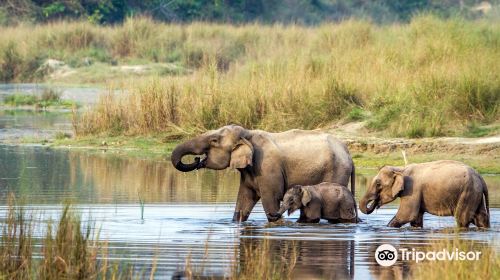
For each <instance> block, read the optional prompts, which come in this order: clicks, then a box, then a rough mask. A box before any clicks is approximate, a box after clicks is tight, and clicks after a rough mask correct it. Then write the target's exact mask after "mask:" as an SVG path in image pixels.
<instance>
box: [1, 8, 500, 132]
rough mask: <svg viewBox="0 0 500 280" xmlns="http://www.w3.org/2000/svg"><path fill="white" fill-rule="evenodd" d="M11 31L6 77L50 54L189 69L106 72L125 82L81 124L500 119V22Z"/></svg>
mask: <svg viewBox="0 0 500 280" xmlns="http://www.w3.org/2000/svg"><path fill="white" fill-rule="evenodd" d="M0 31H1V32H2V33H3V34H6V38H9V40H5V41H2V42H0V61H1V63H0V67H1V68H2V71H0V72H1V73H2V75H3V77H0V78H1V79H3V80H14V81H24V80H26V79H37V78H41V77H48V76H47V75H49V76H50V73H46V72H44V71H42V70H43V69H44V68H43V67H42V68H40V66H41V64H43V61H44V60H45V59H47V58H54V59H58V60H62V61H64V62H65V63H66V64H67V65H69V66H71V67H73V68H74V69H76V71H77V73H78V71H80V70H81V71H84V69H88V67H93V66H92V65H97V64H92V63H93V62H95V63H99V65H100V67H104V66H103V65H108V66H109V67H115V66H114V65H118V66H119V65H123V64H144V63H146V64H147V63H151V62H154V63H160V64H161V63H163V64H172V65H175V67H178V68H176V69H182V70H176V71H174V72H169V71H164V72H162V71H160V72H158V71H157V72H155V73H154V76H156V78H152V79H138V78H136V79H134V78H128V79H127V80H121V79H118V80H117V79H116V77H115V78H113V81H107V82H106V83H107V84H108V87H110V88H114V89H116V88H121V89H125V90H126V91H124V92H123V93H121V94H111V93H110V94H106V95H105V96H103V97H102V98H101V100H100V102H99V103H98V104H97V106H96V107H95V108H94V109H93V110H91V111H90V112H88V113H86V114H84V115H83V116H81V118H80V119H79V122H78V131H77V132H78V134H79V135H96V134H107V135H122V134H123V135H145V134H150V133H157V132H164V131H178V128H179V127H182V128H183V130H187V131H203V130H206V129H212V128H216V127H219V126H222V125H224V124H228V123H238V124H241V125H244V126H246V127H248V128H261V129H268V130H284V129H288V128H306V129H311V128H317V127H324V126H327V125H329V124H331V123H333V122H338V121H350V120H366V121H367V126H368V128H369V129H371V130H373V131H383V132H384V134H387V135H391V136H406V137H422V136H440V135H462V134H467V133H469V134H470V133H472V134H474V131H477V130H478V127H479V128H481V127H482V125H485V124H491V123H498V120H499V106H500V77H499V75H500V74H499V73H500V71H499V70H500V69H499V68H500V66H499V64H498V63H497V59H496V58H497V57H500V48H499V44H500V26H499V25H498V24H496V23H492V22H485V21H464V20H461V19H450V20H440V19H437V18H435V17H432V16H419V17H415V18H414V19H413V20H412V21H411V22H410V23H408V24H395V25H384V26H379V25H375V24H371V23H369V22H364V21H355V20H350V21H344V22H341V23H338V24H323V25H320V26H317V27H303V26H296V25H287V26H283V25H272V26H263V25H258V24H247V25H241V26H232V25H219V24H207V23H203V24H202V23H193V24H187V25H175V24H162V23H156V22H153V21H151V20H149V19H144V18H139V19H129V20H127V21H126V22H125V23H124V24H123V25H118V26H113V27H100V26H94V25H91V24H89V23H83V22H76V23H68V22H60V23H54V24H48V25H41V26H36V27H32V26H23V25H21V26H17V27H7V28H6V27H0ZM88 64H90V66H88ZM39 69H42V70H40V71H38V70H39ZM110 69H111V68H110ZM106 72H109V71H106V70H104V71H101V73H106ZM35 74H36V75H35ZM37 75H41V76H37ZM131 76H132V77H133V76H135V75H129V76H127V77H131ZM493 127H496V128H498V126H493ZM495 132H498V129H494V130H492V131H486V132H484V131H483V132H482V134H485V133H486V134H488V133H495Z"/></svg>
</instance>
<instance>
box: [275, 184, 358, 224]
mask: <svg viewBox="0 0 500 280" xmlns="http://www.w3.org/2000/svg"><path fill="white" fill-rule="evenodd" d="M297 209H300V218H299V219H298V220H297V222H299V223H317V222H319V220H320V218H322V219H326V220H328V222H330V223H340V222H344V223H346V222H347V223H356V222H358V217H357V211H356V202H355V201H354V198H353V196H352V194H351V192H350V191H349V190H348V189H347V188H346V187H344V186H341V185H338V184H334V183H321V184H318V185H313V186H293V187H291V188H290V189H288V191H287V192H286V193H285V196H284V198H283V204H282V205H281V207H280V209H279V211H278V213H277V214H276V215H277V216H281V215H283V213H284V212H285V211H287V210H288V215H289V216H290V215H291V214H292V213H293V212H295V211H296V210H297Z"/></svg>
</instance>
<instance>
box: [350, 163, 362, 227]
mask: <svg viewBox="0 0 500 280" xmlns="http://www.w3.org/2000/svg"><path fill="white" fill-rule="evenodd" d="M351 193H352V198H353V200H354V209H355V212H356V222H357V223H359V222H360V221H361V220H360V219H359V218H358V206H357V205H356V167H354V164H353V165H352V171H351Z"/></svg>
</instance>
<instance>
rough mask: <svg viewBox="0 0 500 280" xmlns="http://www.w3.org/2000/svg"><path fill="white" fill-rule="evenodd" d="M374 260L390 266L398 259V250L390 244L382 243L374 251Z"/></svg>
mask: <svg viewBox="0 0 500 280" xmlns="http://www.w3.org/2000/svg"><path fill="white" fill-rule="evenodd" d="M375 260H376V261H377V263H378V264H379V265H381V266H391V265H393V264H395V263H396V261H397V260H398V251H397V250H396V248H394V246H392V245H390V244H382V245H380V246H378V248H377V250H376V251H375Z"/></svg>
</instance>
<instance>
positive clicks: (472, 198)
mask: <svg viewBox="0 0 500 280" xmlns="http://www.w3.org/2000/svg"><path fill="white" fill-rule="evenodd" d="M481 198H482V194H475V193H473V192H472V191H470V190H466V191H465V192H463V193H462V195H461V196H460V198H459V199H458V202H457V207H456V209H455V220H456V222H457V226H458V227H463V228H467V227H469V225H470V223H472V222H473V219H474V217H475V215H476V211H477V209H478V205H479V204H480V203H481Z"/></svg>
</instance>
